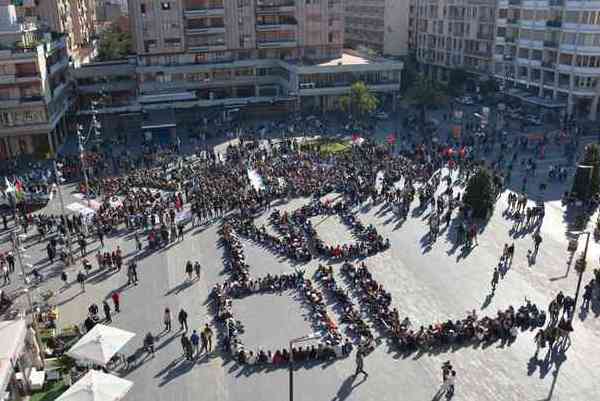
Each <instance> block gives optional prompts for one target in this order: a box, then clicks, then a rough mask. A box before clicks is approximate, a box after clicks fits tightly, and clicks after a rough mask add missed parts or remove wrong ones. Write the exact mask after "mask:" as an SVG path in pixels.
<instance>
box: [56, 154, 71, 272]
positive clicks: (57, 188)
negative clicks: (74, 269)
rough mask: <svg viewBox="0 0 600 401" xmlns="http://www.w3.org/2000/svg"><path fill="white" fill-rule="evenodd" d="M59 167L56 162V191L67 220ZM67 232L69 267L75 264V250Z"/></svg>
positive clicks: (67, 261) (61, 210)
mask: <svg viewBox="0 0 600 401" xmlns="http://www.w3.org/2000/svg"><path fill="white" fill-rule="evenodd" d="M59 167H62V166H61V165H59V163H57V162H56V160H54V176H55V177H56V191H57V192H58V200H59V202H60V213H61V214H62V215H63V216H65V218H66V216H67V214H66V213H65V201H64V199H63V195H62V190H61V188H60V184H61V176H62V174H61V173H60V172H59V170H58V169H59ZM65 232H66V233H67V251H68V254H67V260H65V266H69V265H70V264H71V263H73V248H72V247H71V233H70V232H69V230H66V231H65Z"/></svg>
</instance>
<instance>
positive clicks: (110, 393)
mask: <svg viewBox="0 0 600 401" xmlns="http://www.w3.org/2000/svg"><path fill="white" fill-rule="evenodd" d="M131 386H133V382H130V381H129V380H125V379H121V378H120V377H116V376H113V375H109V374H107V373H103V372H100V371H97V370H90V371H89V372H87V373H86V374H85V376H83V377H82V378H81V379H79V380H78V381H77V382H76V383H75V384H73V385H72V386H71V387H70V388H69V389H68V390H67V391H65V392H64V393H63V394H62V395H61V396H60V397H58V398H57V399H56V401H117V400H120V399H122V398H123V397H124V396H125V394H127V392H128V391H129V389H130V388H131Z"/></svg>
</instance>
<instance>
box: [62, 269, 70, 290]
mask: <svg viewBox="0 0 600 401" xmlns="http://www.w3.org/2000/svg"><path fill="white" fill-rule="evenodd" d="M60 279H61V280H62V282H63V286H62V288H61V289H62V290H64V289H66V288H67V287H69V277H68V276H67V272H66V271H64V270H63V271H62V272H61V273H60Z"/></svg>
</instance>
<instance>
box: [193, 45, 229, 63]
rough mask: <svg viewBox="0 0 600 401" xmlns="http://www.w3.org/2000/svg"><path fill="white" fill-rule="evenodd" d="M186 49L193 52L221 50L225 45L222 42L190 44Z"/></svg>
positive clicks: (225, 48) (225, 47) (224, 48)
mask: <svg viewBox="0 0 600 401" xmlns="http://www.w3.org/2000/svg"><path fill="white" fill-rule="evenodd" d="M188 50H189V51H190V52H194V53H205V52H222V51H225V50H227V46H225V45H224V44H210V45H190V46H188ZM211 63H212V61H211Z"/></svg>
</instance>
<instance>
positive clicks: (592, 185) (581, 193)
mask: <svg viewBox="0 0 600 401" xmlns="http://www.w3.org/2000/svg"><path fill="white" fill-rule="evenodd" d="M581 164H582V165H583V166H589V167H591V169H592V170H591V173H589V174H590V175H589V176H587V171H589V169H578V171H577V173H578V174H579V175H585V177H577V176H576V177H575V180H574V181H573V193H575V194H576V196H577V197H578V198H579V199H582V200H583V199H584V198H587V197H589V196H595V195H597V194H598V191H600V147H598V144H596V143H592V144H589V145H587V146H586V147H585V151H584V153H583V159H582V161H581ZM588 177H589V178H588Z"/></svg>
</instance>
